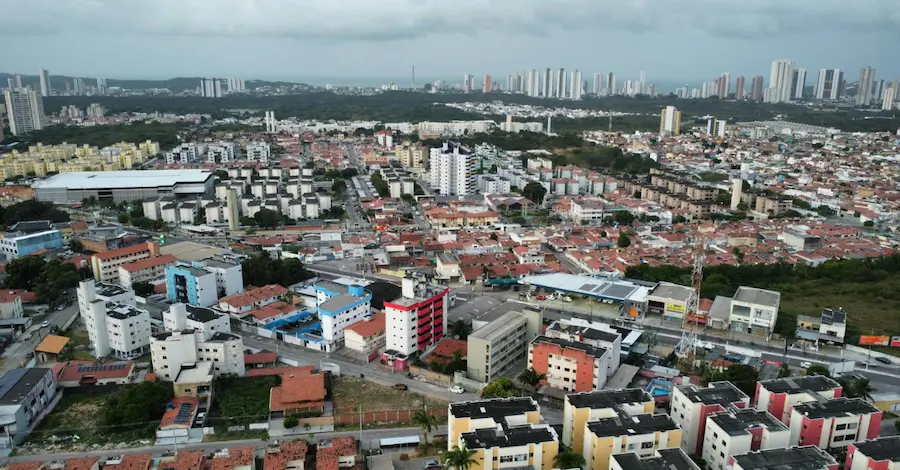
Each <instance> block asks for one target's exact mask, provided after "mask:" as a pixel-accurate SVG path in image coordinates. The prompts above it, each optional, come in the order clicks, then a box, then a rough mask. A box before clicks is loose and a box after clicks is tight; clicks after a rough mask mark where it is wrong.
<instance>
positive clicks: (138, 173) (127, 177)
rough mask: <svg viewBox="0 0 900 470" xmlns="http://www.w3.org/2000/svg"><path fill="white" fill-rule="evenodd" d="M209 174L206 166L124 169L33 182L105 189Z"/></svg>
mask: <svg viewBox="0 0 900 470" xmlns="http://www.w3.org/2000/svg"><path fill="white" fill-rule="evenodd" d="M211 177H212V173H211V172H209V171H205V170H124V171H80V172H73V173H60V174H58V175H54V176H51V177H50V178H47V179H45V180H43V181H38V182H36V183H34V184H33V185H32V187H33V188H34V189H106V188H147V187H168V186H174V185H176V184H189V183H204V182H206V180H208V179H209V178H211Z"/></svg>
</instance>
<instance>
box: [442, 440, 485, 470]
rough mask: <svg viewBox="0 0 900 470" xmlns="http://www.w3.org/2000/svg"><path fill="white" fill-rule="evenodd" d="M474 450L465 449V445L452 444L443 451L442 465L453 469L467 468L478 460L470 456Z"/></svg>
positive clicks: (465, 469)
mask: <svg viewBox="0 0 900 470" xmlns="http://www.w3.org/2000/svg"><path fill="white" fill-rule="evenodd" d="M473 455H475V451H474V450H469V449H466V446H465V445H463V446H462V447H460V446H453V449H452V450H448V451H447V452H445V453H444V467H446V468H448V469H450V468H452V469H454V470H469V467H471V466H472V465H475V464H477V463H478V462H477V461H475V459H473V458H472V456H473Z"/></svg>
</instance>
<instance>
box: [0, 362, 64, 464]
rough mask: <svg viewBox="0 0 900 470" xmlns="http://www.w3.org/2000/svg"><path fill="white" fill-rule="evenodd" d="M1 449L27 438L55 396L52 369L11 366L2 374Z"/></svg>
mask: <svg viewBox="0 0 900 470" xmlns="http://www.w3.org/2000/svg"><path fill="white" fill-rule="evenodd" d="M0 385H2V386H0V419H2V420H3V425H2V426H0V449H2V450H5V452H7V453H8V452H10V451H11V450H12V449H13V448H14V447H15V446H16V445H19V444H21V443H22V442H24V441H25V439H26V438H28V434H29V431H30V430H31V428H32V427H33V426H34V425H36V424H37V423H36V421H37V419H38V418H39V417H40V416H41V414H42V413H44V411H45V410H46V409H47V405H49V404H50V403H52V402H53V398H54V397H56V393H57V388H56V382H55V381H54V380H53V370H52V369H49V368H42V367H32V368H27V369H12V370H10V371H8V372H6V373H5V374H3V377H0Z"/></svg>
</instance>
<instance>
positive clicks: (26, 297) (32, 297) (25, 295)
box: [4, 289, 37, 304]
mask: <svg viewBox="0 0 900 470" xmlns="http://www.w3.org/2000/svg"><path fill="white" fill-rule="evenodd" d="M4 292H6V293H8V294H18V296H19V297H22V303H26V304H27V303H32V302H35V301H36V300H37V294H35V293H34V292H29V291H27V290H22V289H10V290H8V291H4Z"/></svg>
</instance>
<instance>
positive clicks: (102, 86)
mask: <svg viewBox="0 0 900 470" xmlns="http://www.w3.org/2000/svg"><path fill="white" fill-rule="evenodd" d="M97 93H98V94H101V95H105V94H106V79H105V78H98V79H97Z"/></svg>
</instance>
